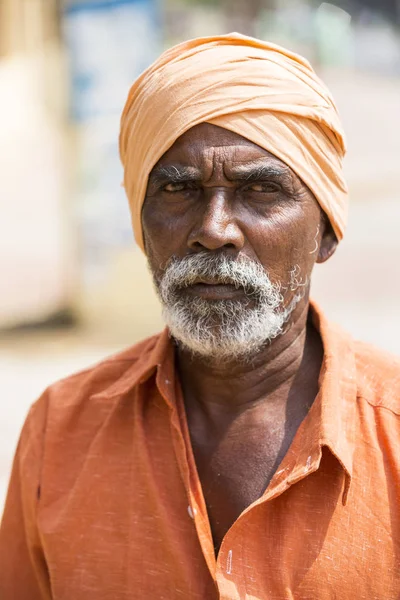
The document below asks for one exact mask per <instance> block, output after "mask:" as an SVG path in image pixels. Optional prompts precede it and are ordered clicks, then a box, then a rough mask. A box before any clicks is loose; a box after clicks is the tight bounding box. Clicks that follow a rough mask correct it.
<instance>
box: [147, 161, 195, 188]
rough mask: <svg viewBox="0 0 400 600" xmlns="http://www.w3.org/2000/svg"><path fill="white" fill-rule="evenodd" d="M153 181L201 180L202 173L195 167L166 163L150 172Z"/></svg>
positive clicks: (178, 181)
mask: <svg viewBox="0 0 400 600" xmlns="http://www.w3.org/2000/svg"><path fill="white" fill-rule="evenodd" d="M150 179H151V181H152V182H153V183H156V184H157V183H165V182H166V181H168V182H171V183H183V182H187V181H199V179H201V173H200V171H199V169H196V168H195V167H184V166H182V165H166V166H164V167H155V168H154V169H153V170H152V172H151V173H150Z"/></svg>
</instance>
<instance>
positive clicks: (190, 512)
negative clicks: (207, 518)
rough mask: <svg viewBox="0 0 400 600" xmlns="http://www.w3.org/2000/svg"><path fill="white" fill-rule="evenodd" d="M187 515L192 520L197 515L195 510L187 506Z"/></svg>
mask: <svg viewBox="0 0 400 600" xmlns="http://www.w3.org/2000/svg"><path fill="white" fill-rule="evenodd" d="M188 513H189V517H191V518H192V519H194V515H195V514H197V510H196V509H195V508H192V507H191V506H190V504H189V506H188Z"/></svg>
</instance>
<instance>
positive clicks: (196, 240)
mask: <svg viewBox="0 0 400 600" xmlns="http://www.w3.org/2000/svg"><path fill="white" fill-rule="evenodd" d="M243 245H244V235H243V233H242V231H241V228H240V226H239V224H238V222H237V219H236V215H235V214H234V210H233V206H232V201H230V198H229V195H228V193H225V192H224V190H216V189H213V190H208V191H207V192H206V193H205V194H204V197H203V199H202V202H201V206H199V215H198V221H197V223H196V224H195V226H194V227H193V229H192V231H191V232H190V235H189V238H188V246H189V248H190V249H191V250H195V251H204V250H219V249H231V250H236V251H239V250H241V249H242V248H243Z"/></svg>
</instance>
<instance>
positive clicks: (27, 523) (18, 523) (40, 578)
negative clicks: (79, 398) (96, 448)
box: [0, 395, 52, 600]
mask: <svg viewBox="0 0 400 600" xmlns="http://www.w3.org/2000/svg"><path fill="white" fill-rule="evenodd" d="M46 405H47V403H46V399H45V395H43V396H42V398H40V400H38V402H37V403H36V404H34V405H33V406H32V408H31V410H30V412H29V414H28V416H27V418H26V421H25V424H24V426H23V428H22V432H21V435H20V439H19V442H18V446H17V450H16V453H15V457H14V463H13V467H12V472H11V478H10V483H9V488H8V493H7V499H6V503H5V508H4V513H3V518H2V521H1V526H0V598H1V600H16V599H18V600H50V599H51V597H52V595H51V588H50V580H49V575H48V570H47V566H46V560H45V556H44V552H43V549H42V547H41V543H40V536H39V532H38V528H37V519H36V517H37V508H38V501H39V496H40V473H41V462H42V455H43V440H44V424H45V416H46Z"/></svg>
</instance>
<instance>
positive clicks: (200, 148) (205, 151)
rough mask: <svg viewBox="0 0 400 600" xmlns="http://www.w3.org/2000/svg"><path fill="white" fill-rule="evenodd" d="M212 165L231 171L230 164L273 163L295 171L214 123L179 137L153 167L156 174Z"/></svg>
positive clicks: (199, 126)
mask: <svg viewBox="0 0 400 600" xmlns="http://www.w3.org/2000/svg"><path fill="white" fill-rule="evenodd" d="M266 136H267V134H266ZM210 162H214V163H218V162H223V163H224V165H225V167H228V168H229V166H230V165H231V166H232V167H240V165H243V166H245V165H246V164H248V163H254V164H255V165H256V164H257V163H259V164H260V166H261V165H262V164H269V165H271V167H273V166H274V165H275V167H276V168H277V169H281V170H285V171H291V169H290V167H289V166H288V165H287V164H286V163H285V162H283V161H282V160H281V159H279V158H278V157H277V156H274V154H272V153H271V152H268V151H267V150H265V149H264V148H261V146H258V145H257V144H255V143H254V142H252V141H251V140H248V139H247V138H245V137H243V136H241V135H239V134H237V133H235V132H233V131H229V130H228V129H225V128H223V127H219V126H217V125H213V124H211V123H201V124H199V125H195V126H194V127H192V128H190V129H189V130H188V131H186V132H185V133H184V134H182V135H181V136H179V137H178V138H177V139H176V140H175V142H174V143H173V144H172V146H171V147H170V148H169V149H168V150H167V151H166V152H165V153H164V154H163V155H162V157H161V158H160V160H159V161H158V162H157V164H156V165H155V166H154V167H153V171H154V170H155V169H157V168H158V167H160V166H165V165H170V164H182V165H184V164H186V165H193V166H196V167H199V168H200V167H201V166H202V165H204V164H205V163H210Z"/></svg>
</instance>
